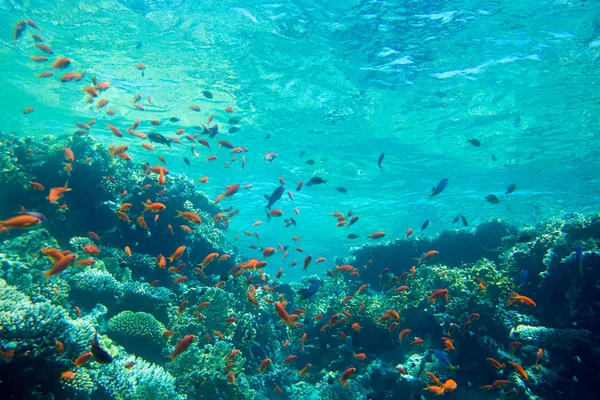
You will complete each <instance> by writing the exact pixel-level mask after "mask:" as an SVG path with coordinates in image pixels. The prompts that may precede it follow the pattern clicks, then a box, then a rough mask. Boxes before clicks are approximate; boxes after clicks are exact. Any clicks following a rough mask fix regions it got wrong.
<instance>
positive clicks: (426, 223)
mask: <svg viewBox="0 0 600 400" xmlns="http://www.w3.org/2000/svg"><path fill="white" fill-rule="evenodd" d="M428 226H429V220H428V219H426V220H425V222H423V225H421V230H422V231H424V230H425V228H427V227H428Z"/></svg>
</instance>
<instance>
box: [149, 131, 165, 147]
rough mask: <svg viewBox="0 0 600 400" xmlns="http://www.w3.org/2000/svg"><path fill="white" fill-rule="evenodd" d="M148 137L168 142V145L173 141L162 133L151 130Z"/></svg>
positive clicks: (152, 139) (155, 140) (161, 142)
mask: <svg viewBox="0 0 600 400" xmlns="http://www.w3.org/2000/svg"><path fill="white" fill-rule="evenodd" d="M148 139H150V141H151V142H154V143H160V144H166V145H167V146H169V147H171V141H170V140H169V139H167V138H166V137H164V136H163V135H161V134H160V133H156V132H150V133H149V134H148Z"/></svg>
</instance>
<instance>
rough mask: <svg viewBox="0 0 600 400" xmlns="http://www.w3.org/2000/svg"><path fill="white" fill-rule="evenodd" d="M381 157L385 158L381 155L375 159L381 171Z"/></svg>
mask: <svg viewBox="0 0 600 400" xmlns="http://www.w3.org/2000/svg"><path fill="white" fill-rule="evenodd" d="M383 157H385V153H381V155H379V158H378V159H377V166H378V167H379V169H383V167H382V166H381V162H382V161H383Z"/></svg>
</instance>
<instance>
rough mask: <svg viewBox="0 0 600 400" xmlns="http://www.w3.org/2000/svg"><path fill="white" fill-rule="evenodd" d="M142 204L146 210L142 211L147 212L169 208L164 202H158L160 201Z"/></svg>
mask: <svg viewBox="0 0 600 400" xmlns="http://www.w3.org/2000/svg"><path fill="white" fill-rule="evenodd" d="M142 205H143V206H144V211H142V213H145V212H146V211H151V212H153V213H157V212H160V211H163V210H164V209H166V208H167V206H165V205H164V204H162V203H158V202H155V203H152V202H148V203H142Z"/></svg>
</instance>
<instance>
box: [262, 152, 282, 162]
mask: <svg viewBox="0 0 600 400" xmlns="http://www.w3.org/2000/svg"><path fill="white" fill-rule="evenodd" d="M278 155H279V154H278V153H276V152H274V151H268V152H266V153H265V156H264V157H265V161H266V162H272V161H273V160H274V159H276V158H277V156H278Z"/></svg>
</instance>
